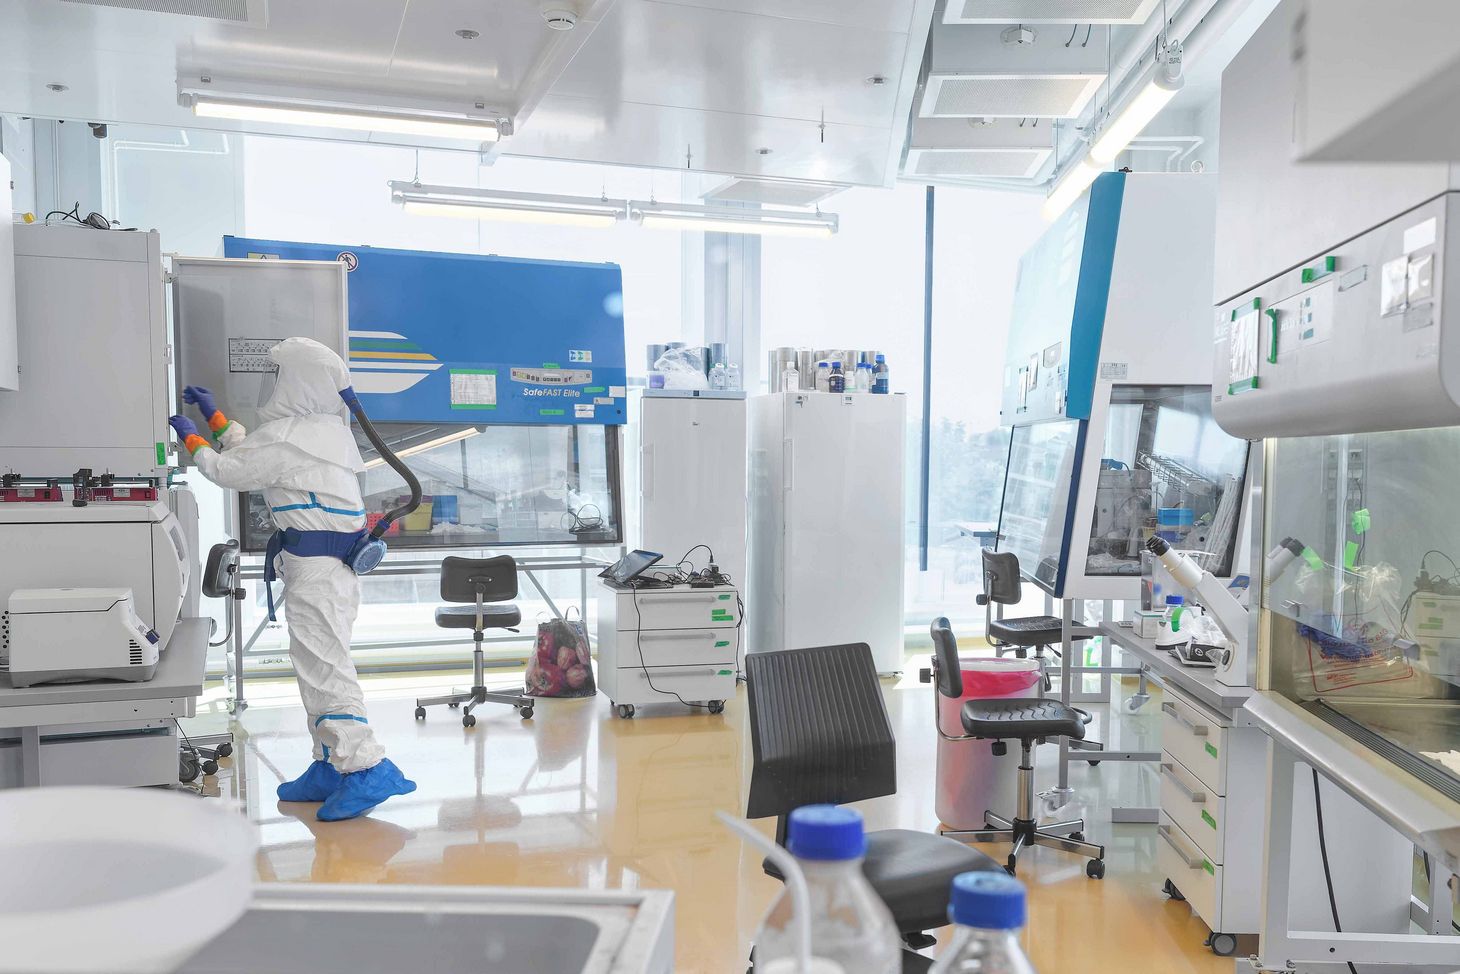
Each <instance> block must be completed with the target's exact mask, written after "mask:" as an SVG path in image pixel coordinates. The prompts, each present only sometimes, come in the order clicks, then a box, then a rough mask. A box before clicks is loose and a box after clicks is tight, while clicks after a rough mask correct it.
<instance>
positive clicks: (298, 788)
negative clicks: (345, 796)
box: [279, 761, 345, 802]
mask: <svg viewBox="0 0 1460 974" xmlns="http://www.w3.org/2000/svg"><path fill="white" fill-rule="evenodd" d="M344 777H345V776H344V775H342V774H340V773H339V772H338V771H336V770H335V766H334V765H332V764H330V763H329V762H328V761H316V762H314V763H313V764H311V765H310V766H309V767H308V769H306V770H305V772H304V773H303V774H302V775H300V776H299V777H297V778H295V779H294V780H293V781H286V782H284V783H283V784H282V785H280V786H279V801H281V802H322V801H324V800H325V799H326V798H328V797H329V796H330V795H333V794H334V793H335V790H336V789H338V788H339V787H340V781H341V780H343V779H344Z"/></svg>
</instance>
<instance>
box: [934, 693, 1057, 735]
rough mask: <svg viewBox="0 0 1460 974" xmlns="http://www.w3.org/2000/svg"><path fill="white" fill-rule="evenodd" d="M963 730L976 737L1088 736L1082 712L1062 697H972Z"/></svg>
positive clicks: (965, 708)
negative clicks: (995, 698)
mask: <svg viewBox="0 0 1460 974" xmlns="http://www.w3.org/2000/svg"><path fill="white" fill-rule="evenodd" d="M962 717H963V729H964V730H965V731H967V732H968V733H970V734H972V735H974V736H975V737H983V738H993V739H995V740H1002V739H1004V738H1012V739H1016V740H1031V739H1034V738H1040V737H1068V738H1071V739H1072V740H1077V741H1080V740H1084V739H1085V723H1084V721H1083V720H1081V718H1080V713H1079V711H1077V710H1075V709H1074V708H1073V707H1067V706H1065V705H1064V704H1062V703H1060V702H1059V701H1058V700H1041V699H1039V698H1037V697H1015V698H1005V699H1000V700H970V701H968V702H967V703H965V704H964V705H963V713H962Z"/></svg>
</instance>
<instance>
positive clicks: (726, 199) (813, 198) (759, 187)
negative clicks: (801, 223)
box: [700, 176, 846, 207]
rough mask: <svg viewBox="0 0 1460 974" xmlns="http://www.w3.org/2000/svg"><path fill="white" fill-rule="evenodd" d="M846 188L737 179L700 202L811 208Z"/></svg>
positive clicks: (793, 181)
mask: <svg viewBox="0 0 1460 974" xmlns="http://www.w3.org/2000/svg"><path fill="white" fill-rule="evenodd" d="M844 189H846V186H845V185H844V184H842V183H822V182H813V181H811V180H807V179H768V178H765V177H761V176H737V177H734V178H732V179H730V180H727V181H726V182H723V183H721V184H720V185H719V186H716V187H715V188H714V189H712V190H710V191H709V192H708V193H705V194H704V195H703V196H702V197H700V198H701V199H704V200H714V201H716V202H720V203H759V204H761V205H762V206H802V207H804V206H815V205H816V204H817V203H820V202H821V201H822V200H824V199H826V198H827V197H828V196H831V195H833V194H835V193H839V192H841V191H842V190H844Z"/></svg>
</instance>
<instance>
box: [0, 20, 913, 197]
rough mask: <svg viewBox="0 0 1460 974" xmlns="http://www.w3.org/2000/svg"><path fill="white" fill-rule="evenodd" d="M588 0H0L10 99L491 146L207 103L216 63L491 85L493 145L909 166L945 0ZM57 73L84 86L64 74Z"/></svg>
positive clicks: (414, 84)
mask: <svg viewBox="0 0 1460 974" xmlns="http://www.w3.org/2000/svg"><path fill="white" fill-rule="evenodd" d="M125 2H126V3H127V4H133V3H136V4H139V5H142V6H147V5H158V4H160V5H162V6H165V7H171V6H173V5H175V4H177V3H184V4H196V3H199V2H202V3H204V4H205V5H206V4H208V3H214V2H216V0H125ZM576 3H577V6H578V8H579V10H580V13H581V14H582V16H580V18H579V22H578V26H577V27H576V28H575V29H573V30H571V31H563V32H559V31H552V30H550V29H548V27H547V25H546V24H544V23H543V22H542V18H541V15H540V13H539V9H538V3H537V0H245V4H246V6H247V7H248V8H249V9H250V10H251V11H253V12H255V14H256V13H257V9H258V7H259V6H260V5H266V7H267V15H268V16H267V19H266V21H265V22H264V23H263V25H262V26H259V25H258V24H254V25H249V24H232V23H227V22H224V21H219V20H210V19H207V18H204V17H198V16H183V15H179V14H176V13H168V12H165V11H158V10H143V9H125V8H119V7H114V6H101V5H96V4H92V3H77V2H65V0H0V38H3V39H4V42H5V55H4V56H3V57H0V112H3V113H13V114H22V115H33V116H36V117H41V118H67V119H76V120H84V121H99V122H118V123H126V122H133V123H138V124H149V125H161V126H169V127H191V128H200V129H215V130H228V131H251V132H263V133H268V134H297V135H307V136H310V137H318V138H328V139H331V140H334V141H378V142H383V143H388V144H398V145H400V144H415V145H425V146H450V147H454V148H463V149H465V148H473V147H469V146H464V145H462V144H461V143H455V144H454V145H453V144H451V143H443V142H441V141H439V140H429V139H424V138H414V137H410V138H407V137H383V136H379V135H372V134H369V133H340V132H331V133H326V132H322V131H310V130H307V129H300V128H297V127H292V128H286V127H280V126H276V125H266V124H263V123H251V122H250V123H239V122H229V121H221V120H203V119H196V118H194V117H193V116H192V114H191V113H190V112H189V111H187V110H186V109H183V108H180V107H179V106H178V105H177V89H178V84H179V81H180V79H181V81H182V82H183V83H185V84H196V80H195V79H197V78H199V77H201V76H203V75H207V76H209V77H211V78H213V79H214V83H215V84H216V85H218V86H219V87H218V89H217V90H223V89H224V88H226V86H227V85H228V84H229V83H235V84H236V86H237V88H238V89H239V90H240V91H247V90H248V89H249V86H250V84H252V85H254V86H255V87H262V86H265V85H268V86H274V87H277V86H280V85H282V86H285V87H288V88H291V89H297V94H298V95H299V97H301V98H303V97H307V96H315V97H320V98H324V97H325V95H326V94H327V93H330V92H334V93H338V94H339V96H340V97H339V98H338V100H339V101H345V102H351V103H367V104H372V105H377V106H379V107H380V108H382V109H390V108H392V107H396V108H402V109H404V108H413V107H426V108H430V109H434V110H439V111H454V110H462V109H463V104H462V103H463V101H468V102H472V103H474V102H477V101H480V102H484V103H485V104H486V105H487V107H489V108H494V109H499V110H501V111H502V112H503V114H504V115H507V116H509V117H511V118H513V120H514V122H515V128H516V132H515V134H513V135H511V136H510V137H508V138H506V139H504V140H502V142H501V143H499V144H498V146H497V147H496V148H495V149H494V150H493V154H494V153H501V154H507V155H529V156H547V157H556V158H564V159H573V160H575V161H598V162H606V163H613V164H624V165H635V166H647V167H657V168H668V169H677V168H682V167H683V166H684V165H685V163H684V158H685V152H686V146H688V147H689V151H690V154H691V166H692V168H694V169H696V170H703V171H709V172H723V173H727V174H734V175H772V176H781V177H789V178H810V179H830V180H834V181H844V182H856V183H871V184H876V185H886V184H888V183H890V182H891V180H892V179H893V178H894V176H895V170H896V164H897V160H898V157H899V156H900V152H901V145H902V138H903V134H904V129H905V125H906V119H907V114H908V112H909V110H910V107H911V102H912V92H913V89H914V88H915V87H916V82H917V69H918V65H919V63H920V61H921V57H922V52H923V48H924V46H925V43H926V39H927V32H928V29H929V26H930V24H931V22H932V19H933V12H934V6H935V4H934V0H782V2H772V0H576ZM463 28H465V29H469V30H473V31H476V32H478V36H477V37H476V38H474V39H471V40H463V39H462V38H460V37H458V36H456V34H455V32H456V31H457V30H458V29H463ZM874 75H880V76H882V77H884V78H885V79H886V83H885V84H883V85H880V86H879V85H872V84H869V83H868V82H867V79H868V78H869V77H871V76H874ZM53 82H54V83H58V84H63V85H66V86H67V90H66V91H64V92H60V93H56V92H51V91H47V90H46V85H47V84H48V83H53ZM346 96H349V97H346ZM823 113H824V117H825V121H826V128H825V138H824V141H823V133H822V130H821V125H820V123H821V120H822V117H823ZM762 148H769V149H771V150H772V151H771V152H770V153H769V154H761V153H759V152H758V150H759V149H762ZM493 154H489V156H488V158H492V157H494V155H493Z"/></svg>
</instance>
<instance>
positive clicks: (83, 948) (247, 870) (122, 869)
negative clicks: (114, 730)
mask: <svg viewBox="0 0 1460 974" xmlns="http://www.w3.org/2000/svg"><path fill="white" fill-rule="evenodd" d="M0 823H3V826H0V863H4V864H5V868H3V869H0V945H3V947H0V974H12V972H13V974H21V972H27V974H51V972H66V974H91V972H97V974H102V972H116V974H154V972H166V971H174V970H176V969H177V968H178V967H179V966H180V965H181V964H182V962H183V961H184V960H186V959H187V958H188V957H189V956H191V955H192V954H193V953H195V952H196V951H197V949H198V948H199V947H200V946H202V945H203V944H205V943H207V942H208V941H209V940H211V939H213V938H214V937H215V936H217V935H218V934H219V933H220V932H221V931H223V930H226V929H227V928H228V927H230V926H232V925H233V924H234V923H235V922H236V921H237V920H238V918H239V917H240V916H241V915H242V914H243V912H244V910H245V909H247V907H248V904H249V901H250V898H251V896H252V880H253V871H254V861H253V860H254V853H255V851H256V849H257V847H258V836H257V831H256V830H255V828H254V827H253V825H251V824H250V823H249V822H248V821H247V820H246V819H244V818H243V817H242V816H239V815H236V814H233V813H231V812H229V811H228V810H227V809H225V808H224V807H222V806H221V805H218V804H216V803H211V802H207V801H205V800H202V799H199V798H196V797H193V796H188V795H181V794H176V793H172V792H166V791H144V790H140V789H139V790H129V789H121V788H28V789H17V790H11V791H4V792H0Z"/></svg>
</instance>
